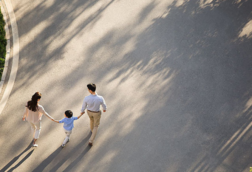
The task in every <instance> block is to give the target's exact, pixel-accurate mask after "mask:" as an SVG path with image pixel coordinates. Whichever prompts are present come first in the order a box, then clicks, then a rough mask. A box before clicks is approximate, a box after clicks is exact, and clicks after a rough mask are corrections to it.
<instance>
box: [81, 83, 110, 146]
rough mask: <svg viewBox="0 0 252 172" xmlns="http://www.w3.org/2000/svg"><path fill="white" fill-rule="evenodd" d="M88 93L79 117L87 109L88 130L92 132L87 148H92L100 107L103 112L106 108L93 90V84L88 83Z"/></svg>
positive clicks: (99, 116) (100, 97)
mask: <svg viewBox="0 0 252 172" xmlns="http://www.w3.org/2000/svg"><path fill="white" fill-rule="evenodd" d="M87 88H88V91H89V93H90V95H89V96H86V97H85V98H84V100H83V104H82V108H81V115H82V114H84V113H85V109H86V108H87V114H88V116H89V118H90V129H91V132H92V135H91V137H90V139H89V143H88V144H89V146H93V141H94V139H95V136H96V133H97V130H98V126H99V124H100V119H101V110H100V105H102V108H103V112H106V110H107V106H106V103H105V100H104V99H103V97H102V96H99V95H98V94H97V93H96V92H95V90H96V85H95V84H93V83H90V84H88V85H87Z"/></svg>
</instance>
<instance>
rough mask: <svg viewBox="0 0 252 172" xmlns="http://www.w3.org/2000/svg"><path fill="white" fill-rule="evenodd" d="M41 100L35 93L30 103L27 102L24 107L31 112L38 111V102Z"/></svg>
mask: <svg viewBox="0 0 252 172" xmlns="http://www.w3.org/2000/svg"><path fill="white" fill-rule="evenodd" d="M39 99H41V93H39V92H36V93H35V94H34V95H33V96H32V98H31V100H30V101H28V102H27V105H26V107H27V108H28V109H29V110H31V111H34V112H36V111H37V110H38V100H39Z"/></svg>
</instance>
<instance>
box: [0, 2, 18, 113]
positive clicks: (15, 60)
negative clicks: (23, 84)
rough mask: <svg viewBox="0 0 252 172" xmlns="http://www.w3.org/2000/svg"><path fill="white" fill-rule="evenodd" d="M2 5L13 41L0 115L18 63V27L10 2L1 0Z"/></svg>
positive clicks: (12, 83)
mask: <svg viewBox="0 0 252 172" xmlns="http://www.w3.org/2000/svg"><path fill="white" fill-rule="evenodd" d="M3 3H4V4H5V6H6V9H7V14H8V16H9V20H10V25H11V33H12V41H13V47H12V51H13V53H12V54H13V55H12V57H9V59H8V61H9V60H11V59H12V66H11V72H10V77H9V80H8V83H7V86H6V88H5V90H4V93H3V96H2V99H1V100H0V114H1V113H2V111H3V109H4V107H5V105H6V103H7V101H8V99H9V97H10V94H11V90H12V88H13V86H14V82H15V79H16V75H17V70H18V61H19V36H18V26H17V22H16V17H15V14H14V11H13V7H12V4H11V2H10V0H3Z"/></svg>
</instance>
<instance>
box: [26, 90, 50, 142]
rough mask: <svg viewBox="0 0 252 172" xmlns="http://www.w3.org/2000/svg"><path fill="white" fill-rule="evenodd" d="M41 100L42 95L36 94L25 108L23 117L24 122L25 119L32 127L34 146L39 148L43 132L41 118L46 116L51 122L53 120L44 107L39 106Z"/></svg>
mask: <svg viewBox="0 0 252 172" xmlns="http://www.w3.org/2000/svg"><path fill="white" fill-rule="evenodd" d="M40 99H41V93H39V92H36V93H35V94H34V95H33V96H32V99H31V100H30V101H28V102H27V105H26V107H25V113H24V116H23V121H25V119H26V120H27V121H28V122H29V124H30V125H31V130H32V134H33V146H34V147H38V145H37V144H36V141H37V139H38V138H39V134H40V130H41V118H42V115H43V114H44V115H45V116H47V117H48V118H50V119H51V120H53V118H52V117H51V116H50V115H49V114H48V113H47V112H46V111H45V110H44V108H43V106H41V105H39V104H38V102H39V101H40Z"/></svg>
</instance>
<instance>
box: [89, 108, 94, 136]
mask: <svg viewBox="0 0 252 172" xmlns="http://www.w3.org/2000/svg"><path fill="white" fill-rule="evenodd" d="M88 116H89V119H90V130H91V131H92V132H93V129H94V117H93V115H92V114H90V112H88Z"/></svg>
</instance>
